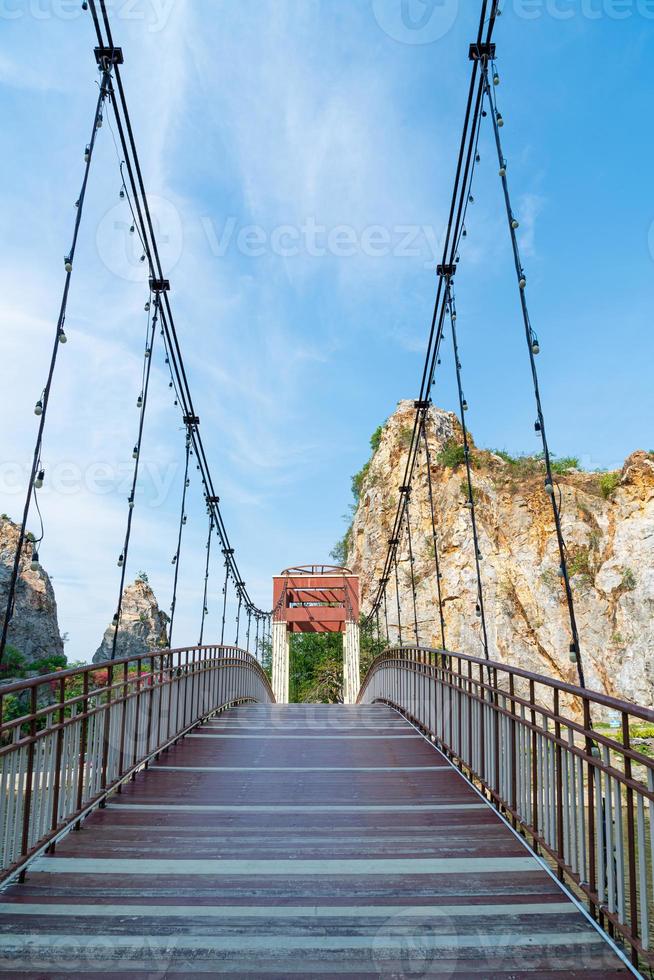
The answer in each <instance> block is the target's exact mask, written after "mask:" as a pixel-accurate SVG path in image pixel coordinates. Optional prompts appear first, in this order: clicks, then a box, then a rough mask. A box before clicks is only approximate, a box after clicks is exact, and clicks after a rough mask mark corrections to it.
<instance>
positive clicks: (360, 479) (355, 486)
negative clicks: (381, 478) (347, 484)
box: [352, 460, 370, 503]
mask: <svg viewBox="0 0 654 980" xmlns="http://www.w3.org/2000/svg"><path fill="white" fill-rule="evenodd" d="M369 471H370V460H368V462H367V463H364V465H363V466H362V467H361V469H360V470H359V472H358V473H355V474H354V476H353V477H352V496H353V497H354V499H355V500H356V502H357V503H358V502H359V497H360V496H361V491H362V490H363V484H364V483H365V480H366V477H367V476H368V473H369Z"/></svg>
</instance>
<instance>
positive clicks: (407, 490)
mask: <svg viewBox="0 0 654 980" xmlns="http://www.w3.org/2000/svg"><path fill="white" fill-rule="evenodd" d="M400 493H404V494H406V495H407V497H408V496H409V494H410V493H411V485H410V484H408V483H407V484H405V485H404V486H401V487H400Z"/></svg>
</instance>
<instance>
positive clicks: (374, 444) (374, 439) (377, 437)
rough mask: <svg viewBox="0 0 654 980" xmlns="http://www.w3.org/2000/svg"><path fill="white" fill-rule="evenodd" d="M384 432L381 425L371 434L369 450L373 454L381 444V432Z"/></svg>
mask: <svg viewBox="0 0 654 980" xmlns="http://www.w3.org/2000/svg"><path fill="white" fill-rule="evenodd" d="M383 431H384V426H383V425H378V426H377V428H376V429H375V431H374V432H373V434H372V435H371V436H370V448H371V449H372V451H373V453H376V452H377V450H378V449H379V446H380V444H381V438H382V432H383Z"/></svg>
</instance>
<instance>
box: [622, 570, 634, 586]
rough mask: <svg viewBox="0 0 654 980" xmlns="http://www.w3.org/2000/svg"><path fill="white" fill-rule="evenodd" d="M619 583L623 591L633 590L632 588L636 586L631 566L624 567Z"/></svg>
mask: <svg viewBox="0 0 654 980" xmlns="http://www.w3.org/2000/svg"><path fill="white" fill-rule="evenodd" d="M620 585H621V586H622V588H623V589H624V591H625V592H633V590H634V589H635V588H636V576H635V575H634V573H633V571H632V570H631V568H625V569H624V571H623V573H622V582H621V583H620Z"/></svg>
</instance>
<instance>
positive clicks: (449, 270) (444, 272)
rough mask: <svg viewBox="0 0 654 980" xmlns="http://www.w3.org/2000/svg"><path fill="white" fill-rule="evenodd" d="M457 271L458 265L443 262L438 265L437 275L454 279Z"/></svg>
mask: <svg viewBox="0 0 654 980" xmlns="http://www.w3.org/2000/svg"><path fill="white" fill-rule="evenodd" d="M455 272H456V265H452V264H450V265H445V264H441V265H437V266H436V275H438V276H444V277H445V278H446V279H452V278H453V276H454V274H455Z"/></svg>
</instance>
